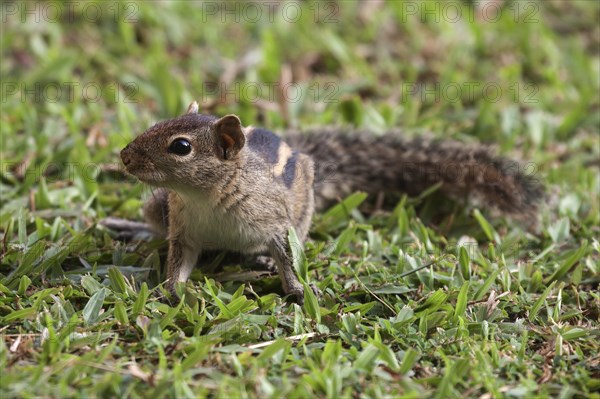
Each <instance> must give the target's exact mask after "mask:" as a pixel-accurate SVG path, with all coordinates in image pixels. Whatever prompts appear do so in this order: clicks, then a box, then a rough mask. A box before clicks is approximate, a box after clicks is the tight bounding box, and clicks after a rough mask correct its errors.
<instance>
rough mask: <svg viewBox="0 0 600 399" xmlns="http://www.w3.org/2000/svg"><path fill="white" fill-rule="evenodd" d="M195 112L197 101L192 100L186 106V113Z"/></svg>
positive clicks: (196, 110)
mask: <svg viewBox="0 0 600 399" xmlns="http://www.w3.org/2000/svg"><path fill="white" fill-rule="evenodd" d="M197 113H198V103H197V102H196V101H194V102H193V103H191V104H190V106H189V107H188V110H187V112H186V114H197Z"/></svg>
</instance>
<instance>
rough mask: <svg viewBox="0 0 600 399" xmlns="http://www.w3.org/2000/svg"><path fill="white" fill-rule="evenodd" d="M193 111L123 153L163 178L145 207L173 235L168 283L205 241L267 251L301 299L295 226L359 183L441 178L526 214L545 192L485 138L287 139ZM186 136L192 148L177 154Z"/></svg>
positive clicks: (445, 186) (409, 186)
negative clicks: (467, 141)
mask: <svg viewBox="0 0 600 399" xmlns="http://www.w3.org/2000/svg"><path fill="white" fill-rule="evenodd" d="M197 111H198V107H197V104H192V105H190V107H189V109H188V113H187V114H186V115H183V116H180V117H178V118H174V119H170V120H167V121H164V122H160V123H158V124H156V125H154V126H153V127H151V128H150V129H148V130H147V131H146V132H144V133H143V134H142V135H140V136H139V137H138V138H136V139H135V140H134V141H133V142H131V143H130V144H129V145H128V146H127V147H125V148H124V149H123V151H122V152H121V158H122V160H123V163H124V164H125V166H126V168H127V170H128V171H129V172H130V173H131V174H133V175H135V176H137V177H138V178H139V179H140V180H141V181H143V182H145V183H148V184H151V185H154V186H157V187H159V189H158V190H156V191H155V192H154V196H153V197H151V198H150V200H149V201H148V202H147V204H146V205H145V206H144V215H145V217H146V219H147V221H148V223H149V224H150V225H151V226H152V229H153V230H154V231H155V232H156V233H158V234H161V235H166V237H167V239H168V241H169V254H168V259H167V278H168V280H167V286H168V287H169V289H170V290H171V291H173V290H174V287H175V283H176V282H178V281H182V282H183V281H186V280H187V279H188V277H189V275H190V273H191V271H192V269H193V267H194V266H195V264H196V261H197V258H198V255H199V254H200V251H201V250H202V249H224V250H230V251H238V252H242V253H249V254H253V253H257V254H258V253H261V252H265V251H266V252H269V253H270V255H271V256H272V257H273V258H274V259H275V262H276V264H277V267H278V271H279V275H280V277H281V279H282V285H283V288H284V291H285V292H286V293H288V294H292V295H295V296H296V297H297V299H298V300H299V301H300V302H302V299H303V288H302V285H301V284H300V282H299V281H298V278H297V277H296V274H295V273H294V269H293V267H292V260H291V251H290V248H289V244H288V240H287V234H288V229H289V228H290V227H293V228H294V229H295V230H296V232H297V235H298V237H299V238H300V240H302V241H304V240H305V239H306V236H307V234H308V230H309V227H310V221H311V217H312V214H313V212H314V208H315V203H316V204H317V206H318V207H319V208H322V207H325V206H328V205H330V204H332V203H333V202H335V201H337V200H338V199H339V198H343V197H344V196H346V195H348V194H350V193H352V192H353V191H356V190H362V191H366V192H369V193H379V192H405V193H408V194H412V195H415V194H418V193H420V192H422V191H423V190H425V189H427V188H429V187H431V186H432V185H434V184H436V183H440V184H441V186H440V190H441V191H442V192H443V193H445V194H447V195H448V196H450V197H455V198H460V197H464V196H465V195H470V196H474V197H477V198H479V199H481V200H483V201H484V203H486V204H487V205H491V206H495V207H497V208H498V209H500V210H501V211H503V212H505V213H507V214H512V215H515V216H517V217H521V218H528V219H530V218H531V217H533V216H534V215H535V210H536V204H537V201H538V200H539V198H540V197H541V196H542V189H541V185H540V184H539V183H538V182H537V181H536V180H535V179H534V177H533V176H528V175H526V174H525V173H523V171H522V170H521V168H520V166H519V165H518V164H516V163H514V162H511V161H509V160H506V159H503V158H498V157H495V156H493V155H492V154H491V152H490V150H489V149H487V148H486V147H483V146H465V145H464V144H462V143H459V142H455V141H436V140H433V139H425V138H417V139H413V140H406V139H404V138H402V136H401V134H400V132H398V131H393V132H390V133H388V134H386V135H383V136H379V137H376V136H373V135H372V134H371V133H369V132H345V131H340V130H335V129H323V130H319V131H315V132H312V133H311V132H309V133H308V134H303V133H300V132H291V133H289V134H288V135H286V140H287V142H288V143H290V144H291V146H290V145H288V144H287V143H286V142H284V141H282V140H281V139H280V138H279V137H278V136H276V135H274V134H273V133H271V132H269V131H266V130H263V129H255V128H243V127H242V125H241V122H240V120H239V118H238V117H237V116H235V115H228V116H225V117H223V118H221V119H218V118H217V117H214V116H209V115H201V114H198V113H197ZM181 138H183V139H186V140H188V141H189V142H190V143H191V144H192V152H191V153H190V154H187V155H177V154H173V153H170V152H169V145H170V144H171V143H172V142H173V141H174V140H175V139H181ZM309 155H310V156H309ZM315 175H316V176H315ZM313 187H314V189H313Z"/></svg>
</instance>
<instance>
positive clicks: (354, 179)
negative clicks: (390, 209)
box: [287, 129, 543, 218]
mask: <svg viewBox="0 0 600 399" xmlns="http://www.w3.org/2000/svg"><path fill="white" fill-rule="evenodd" d="M287 141H288V142H289V143H290V144H291V145H292V147H294V148H297V149H299V150H301V151H303V152H305V153H307V154H310V155H311V156H312V157H313V159H314V161H315V170H316V176H315V197H316V204H317V207H318V208H323V207H326V206H329V205H331V204H332V203H334V202H336V201H338V200H339V199H340V198H344V197H345V196H346V195H349V194H350V193H352V192H354V191H359V190H360V191H366V192H368V193H371V194H376V193H381V192H383V193H406V194H408V195H411V196H415V195H418V194H419V193H421V192H423V191H424V190H426V189H427V188H430V187H431V186H434V185H436V184H440V188H439V190H440V191H441V192H442V193H444V194H445V195H447V196H449V197H452V198H456V199H461V198H465V197H474V198H476V199H478V200H479V201H481V202H483V205H484V206H487V207H495V208H498V209H499V210H500V211H502V212H503V213H505V214H510V215H513V216H516V217H521V218H529V217H531V216H533V215H535V212H536V209H537V204H538V202H539V201H540V199H541V197H542V196H543V189H542V186H541V184H540V182H539V180H538V179H537V177H536V176H535V172H536V168H535V165H534V164H532V163H530V164H525V165H523V164H519V163H517V162H515V161H511V160H509V159H506V158H502V157H498V156H495V155H494V154H493V153H492V152H491V150H490V149H489V148H488V147H485V146H482V145H466V144H464V143H460V142H457V141H451V140H436V139H431V138H422V137H421V138H414V139H405V138H402V136H401V133H400V132H399V131H393V132H390V133H388V134H386V135H383V136H375V135H374V134H372V133H368V132H351V133H348V132H343V131H340V130H336V129H330V130H326V131H323V130H320V131H318V132H317V131H315V132H308V133H306V134H303V133H297V132H296V133H292V134H291V135H288V136H287Z"/></svg>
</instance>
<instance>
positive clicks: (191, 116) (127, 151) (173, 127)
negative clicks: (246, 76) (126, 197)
mask: <svg viewBox="0 0 600 399" xmlns="http://www.w3.org/2000/svg"><path fill="white" fill-rule="evenodd" d="M245 142H246V137H245V135H244V128H243V126H242V123H241V121H240V119H239V118H238V117H237V116H236V115H226V116H224V117H222V118H217V117H215V116H212V115H203V114H199V113H198V104H197V103H196V102H193V103H192V104H190V106H189V108H188V112H187V113H186V114H185V115H182V116H180V117H177V118H173V119H168V120H165V121H162V122H159V123H157V124H156V125H154V126H152V127H151V128H149V129H148V130H146V131H145V132H144V133H142V134H141V135H140V136H138V137H137V138H136V139H135V140H133V141H132V142H131V143H129V144H128V145H127V146H126V147H125V148H124V149H123V150H122V151H121V160H122V161H123V164H124V165H125V168H126V169H127V171H128V172H129V173H131V174H132V175H134V176H136V177H137V178H138V179H140V180H141V181H143V182H145V183H148V184H151V185H154V186H159V187H167V188H171V189H174V190H176V191H181V190H189V189H194V188H196V189H204V190H209V189H211V188H212V187H215V184H216V183H218V182H219V181H220V180H222V179H223V178H225V177H227V176H228V175H229V174H231V173H234V172H235V169H236V168H237V167H239V164H240V162H241V161H242V158H243V156H244V151H243V149H244V144H245Z"/></svg>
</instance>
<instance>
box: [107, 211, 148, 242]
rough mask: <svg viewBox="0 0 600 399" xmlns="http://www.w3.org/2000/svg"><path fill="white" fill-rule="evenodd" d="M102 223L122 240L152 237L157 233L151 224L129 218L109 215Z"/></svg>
mask: <svg viewBox="0 0 600 399" xmlns="http://www.w3.org/2000/svg"><path fill="white" fill-rule="evenodd" d="M100 224H101V225H102V226H104V227H106V228H107V229H109V230H111V231H113V232H115V233H116V235H117V236H116V238H117V239H118V240H121V241H134V240H143V239H151V238H152V237H154V236H155V235H156V233H155V232H154V230H153V229H152V227H151V226H150V225H148V224H146V223H141V222H134V221H131V220H127V219H121V218H115V217H107V218H105V219H102V220H101V221H100Z"/></svg>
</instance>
